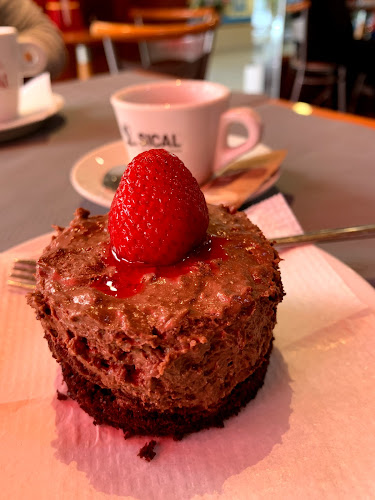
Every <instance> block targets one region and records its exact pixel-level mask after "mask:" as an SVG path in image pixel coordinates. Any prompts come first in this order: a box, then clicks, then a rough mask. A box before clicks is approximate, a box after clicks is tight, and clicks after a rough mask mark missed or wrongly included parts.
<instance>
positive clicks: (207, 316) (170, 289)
mask: <svg viewBox="0 0 375 500" xmlns="http://www.w3.org/2000/svg"><path fill="white" fill-rule="evenodd" d="M107 223H108V217H107V216H106V215H103V216H92V217H91V216H89V213H88V212H87V211H85V210H83V209H79V210H77V212H76V215H75V218H74V220H73V221H72V222H71V224H70V226H69V227H67V228H66V229H63V228H57V234H56V236H54V237H53V239H52V241H51V243H50V244H49V246H48V247H47V248H46V249H45V250H44V252H43V254H42V256H41V257H40V259H39V261H38V266H37V275H36V279H37V285H36V290H35V292H34V293H32V294H30V295H29V297H28V301H29V304H30V305H31V306H32V307H33V308H35V310H36V311H37V317H38V319H40V321H41V323H42V325H43V328H44V332H45V338H46V339H47V341H48V344H49V347H50V350H51V351H52V354H53V356H54V357H55V358H56V360H57V361H58V362H59V363H60V365H61V368H62V371H63V375H64V379H65V381H66V383H67V386H68V391H69V395H70V396H71V397H72V398H73V399H75V400H76V401H77V402H78V403H79V404H80V406H81V407H82V408H83V409H84V410H85V411H86V412H87V413H88V414H90V415H91V416H92V417H94V420H95V422H96V423H98V424H109V425H112V426H114V427H116V428H121V429H123V430H124V431H125V432H126V433H127V434H128V435H131V434H139V435H171V436H174V437H177V438H180V437H182V436H183V435H184V434H186V433H190V432H193V431H197V430H200V429H203V428H207V427H210V426H222V425H223V419H225V418H227V417H229V416H230V415H233V414H236V413H238V411H239V409H240V408H241V406H243V405H245V404H246V403H247V402H248V401H249V400H250V399H251V398H253V397H254V396H255V395H256V392H257V390H258V389H259V388H260V387H261V386H262V384H263V380H264V377H265V374H266V370H267V365H268V362H269V357H270V353H271V349H272V340H273V328H274V326H275V323H276V308H277V305H278V303H279V302H280V301H281V300H282V297H283V288H282V284H281V279H280V273H279V269H278V262H279V258H278V255H277V252H276V251H275V249H274V248H273V246H272V245H271V244H270V243H269V242H268V241H267V240H266V238H265V237H264V236H263V234H262V232H261V231H260V230H259V228H257V227H256V226H255V225H253V224H252V223H251V222H250V221H249V220H248V218H247V217H246V215H245V214H243V213H240V212H238V213H235V214H231V213H229V211H228V210H227V209H225V208H224V207H214V206H209V226H208V231H207V235H206V238H205V240H204V241H203V242H202V243H201V244H200V245H199V246H198V247H196V248H195V249H194V250H192V251H191V252H190V253H189V254H188V255H187V257H186V258H185V259H183V260H182V261H181V262H178V263H177V264H174V265H169V266H152V265H142V264H134V263H133V264H131V263H128V262H119V261H118V260H116V258H115V257H114V255H113V253H112V252H111V244H110V239H109V233H108V227H107Z"/></svg>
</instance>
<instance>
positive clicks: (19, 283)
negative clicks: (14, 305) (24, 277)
mask: <svg viewBox="0 0 375 500" xmlns="http://www.w3.org/2000/svg"><path fill="white" fill-rule="evenodd" d="M7 284H8V285H10V286H15V287H17V288H27V289H28V290H34V289H35V283H31V282H29V283H23V282H22V281H15V280H11V279H8V280H7Z"/></svg>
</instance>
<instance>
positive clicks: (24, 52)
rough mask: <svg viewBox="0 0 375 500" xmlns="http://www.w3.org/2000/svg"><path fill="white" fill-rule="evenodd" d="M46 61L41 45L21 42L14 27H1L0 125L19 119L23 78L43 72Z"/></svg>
mask: <svg viewBox="0 0 375 500" xmlns="http://www.w3.org/2000/svg"><path fill="white" fill-rule="evenodd" d="M46 58H47V55H46V53H45V51H44V50H43V49H42V48H41V47H40V46H39V45H37V44H35V43H33V42H31V41H30V42H28V41H27V42H26V41H20V40H18V33H17V30H16V29H15V28H13V27H12V26H2V27H0V122H4V121H7V120H12V119H13V118H16V117H17V115H18V94H19V89H20V86H21V85H22V81H23V77H24V76H33V75H36V74H37V73H40V72H41V71H43V69H44V67H45V64H46Z"/></svg>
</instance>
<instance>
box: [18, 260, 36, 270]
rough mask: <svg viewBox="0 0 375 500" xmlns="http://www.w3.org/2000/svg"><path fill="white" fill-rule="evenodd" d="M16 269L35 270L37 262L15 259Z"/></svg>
mask: <svg viewBox="0 0 375 500" xmlns="http://www.w3.org/2000/svg"><path fill="white" fill-rule="evenodd" d="M14 268H15V269H35V268H36V261H35V260H26V259H14Z"/></svg>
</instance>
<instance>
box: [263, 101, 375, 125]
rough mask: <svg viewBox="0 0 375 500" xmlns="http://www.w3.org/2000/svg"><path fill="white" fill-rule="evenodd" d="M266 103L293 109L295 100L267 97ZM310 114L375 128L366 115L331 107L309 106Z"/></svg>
mask: <svg viewBox="0 0 375 500" xmlns="http://www.w3.org/2000/svg"><path fill="white" fill-rule="evenodd" d="M267 104H274V105H276V106H283V107H285V108H289V109H291V110H293V106H294V105H295V104H296V103H295V102H291V101H287V100H284V99H269V101H268V102H267ZM311 110H312V113H311V115H312V116H319V117H321V118H328V119H330V120H336V121H342V122H347V123H353V124H355V125H362V126H363V127H367V128H373V129H375V119H374V118H369V117H367V116H359V115H352V114H350V113H339V112H338V111H334V110H332V109H327V108H319V107H317V106H311Z"/></svg>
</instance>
